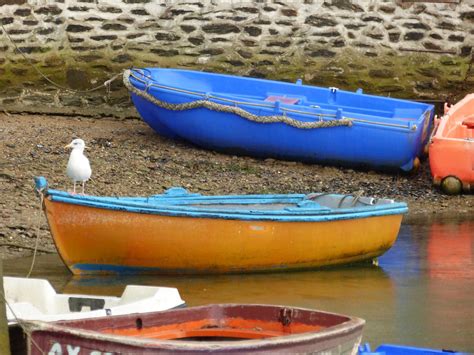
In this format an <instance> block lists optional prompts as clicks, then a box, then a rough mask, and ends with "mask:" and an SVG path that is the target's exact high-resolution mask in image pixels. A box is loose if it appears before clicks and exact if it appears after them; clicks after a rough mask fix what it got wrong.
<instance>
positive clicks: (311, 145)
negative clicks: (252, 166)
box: [123, 68, 434, 171]
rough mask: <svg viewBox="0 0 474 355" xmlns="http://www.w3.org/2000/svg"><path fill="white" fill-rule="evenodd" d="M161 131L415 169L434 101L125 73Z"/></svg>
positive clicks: (150, 71)
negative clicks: (431, 103) (429, 103)
mask: <svg viewBox="0 0 474 355" xmlns="http://www.w3.org/2000/svg"><path fill="white" fill-rule="evenodd" d="M123 80H124V83H125V86H126V87H127V88H128V90H129V91H130V94H131V96H132V100H133V102H134V104H135V107H136V108H137V110H138V112H139V113H140V115H141V117H142V118H143V120H144V121H145V122H146V123H148V124H149V125H150V126H151V127H152V128H153V129H154V130H155V131H156V132H157V133H158V134H160V135H162V136H165V137H169V138H173V139H182V140H185V141H188V142H191V143H193V144H195V145H198V146H201V147H204V148H207V149H213V150H218V151H223V152H229V153H232V154H239V155H249V156H256V157H261V158H268V157H272V158H277V159H284V160H299V161H304V162H314V163H320V164H330V165H342V166H355V167H368V168H376V169H402V170H405V171H409V170H412V169H413V168H416V167H417V165H418V164H419V157H420V156H421V155H423V153H424V148H425V145H426V144H427V142H428V138H429V131H430V129H431V125H432V118H433V111H434V107H433V106H432V105H428V104H424V103H419V102H411V101H407V100H400V99H393V98H386V97H379V96H372V95H366V94H363V93H362V90H361V89H359V90H357V91H356V92H355V93H354V92H348V91H343V90H339V89H337V88H328V89H326V88H319V87H313V86H307V85H303V84H302V83H301V81H300V80H298V81H297V82H296V83H295V84H294V83H286V82H278V81H271V80H262V79H255V78H246V77H238V76H231V75H222V74H215V73H206V72H199V71H191V70H180V69H163V68H145V69H131V70H127V71H126V72H125V73H124V77H123Z"/></svg>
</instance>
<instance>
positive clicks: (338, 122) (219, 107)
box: [123, 70, 352, 129]
mask: <svg viewBox="0 0 474 355" xmlns="http://www.w3.org/2000/svg"><path fill="white" fill-rule="evenodd" d="M130 76H133V75H132V73H131V70H125V71H124V73H123V83H124V85H125V87H126V88H127V89H128V90H129V91H130V92H131V93H133V94H135V95H137V96H140V97H142V98H144V99H145V100H147V101H149V102H151V103H153V104H154V105H156V106H158V107H161V108H164V109H167V110H171V111H185V110H191V109H195V108H201V107H203V108H207V109H209V110H212V111H216V112H226V113H233V114H236V115H238V116H240V117H242V118H245V119H247V120H249V121H252V122H258V123H285V124H287V125H289V126H292V127H296V128H301V129H313V128H330V127H339V126H349V127H350V126H351V125H352V120H351V119H349V118H342V119H332V120H328V121H323V120H322V119H321V118H322V117H321V116H322V115H318V114H317V115H316V116H318V117H320V120H319V121H309V122H305V121H300V120H296V119H293V118H291V117H288V116H285V115H269V116H259V115H254V114H252V113H250V112H248V111H246V110H244V109H242V108H240V107H237V106H230V105H224V104H220V103H217V102H213V101H210V100H209V98H210V97H206V99H199V100H195V101H191V102H186V103H182V104H173V103H170V102H166V101H163V100H160V99H158V98H156V97H154V96H152V95H151V94H149V93H148V92H146V91H143V90H140V89H138V88H136V87H135V86H134V85H132V83H131V82H130ZM133 77H134V78H136V77H135V76H133ZM136 79H138V78H136ZM150 86H154V84H150V85H147V86H146V87H147V89H148V87H150ZM160 87H161V88H165V89H167V90H172V91H182V90H179V89H175V88H173V87H166V86H163V85H160ZM189 93H192V94H195V95H198V96H205V95H203V94H201V93H197V92H196V93H194V92H189ZM212 98H214V99H217V100H222V99H221V98H219V97H215V96H213V97H212ZM222 101H224V100H222ZM225 101H230V102H233V103H234V104H238V103H240V102H236V101H233V100H227V99H225ZM244 104H249V105H252V104H251V103H244ZM266 107H267V106H266ZM270 107H271V106H270ZM293 112H294V111H293ZM300 113H302V114H307V115H308V114H309V113H307V112H304V111H301V112H300ZM334 116H335V115H334Z"/></svg>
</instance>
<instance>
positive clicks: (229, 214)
mask: <svg viewBox="0 0 474 355" xmlns="http://www.w3.org/2000/svg"><path fill="white" fill-rule="evenodd" d="M36 182H37V183H36V185H37V186H36V187H37V188H38V189H41V188H43V189H44V188H45V186H47V181H46V179H44V178H37V180H36ZM176 190H179V191H180V193H179V194H178V196H177V194H176ZM46 195H47V196H48V197H49V198H50V199H51V200H52V201H55V202H61V203H68V204H73V205H78V206H86V207H93V208H100V209H107V210H114V211H124V212H132V213H143V214H151V215H163V216H174V217H193V218H218V219H237V220H248V221H256V220H260V221H280V222H305V221H307V222H320V221H335V220H345V219H354V218H366V217H376V216H386V215H397V214H403V213H406V212H407V211H408V207H407V205H406V204H405V203H397V202H393V203H385V204H380V205H366V206H360V207H350V208H329V207H326V206H321V205H320V204H318V203H316V202H314V201H310V200H307V199H305V197H306V195H303V194H287V195H285V194H277V195H271V194H268V195H227V196H201V195H199V194H187V193H186V192H185V190H183V189H181V190H180V189H179V188H173V189H170V190H167V192H166V193H165V194H163V195H154V196H150V197H145V198H139V197H137V198H133V197H131V198H122V197H99V196H81V195H72V194H69V193H65V192H63V191H57V190H49V189H48V190H46ZM331 196H334V197H336V198H338V199H341V200H342V199H343V198H344V196H345V195H331ZM209 205H212V207H210V206H209ZM255 205H258V206H260V208H255V209H252V206H255ZM272 205H273V206H274V205H282V206H279V207H275V206H274V207H273V208H271V209H270V208H268V209H265V208H261V207H262V206H268V207H272ZM246 206H248V207H246Z"/></svg>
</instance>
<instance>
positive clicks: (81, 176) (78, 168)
mask: <svg viewBox="0 0 474 355" xmlns="http://www.w3.org/2000/svg"><path fill="white" fill-rule="evenodd" d="M64 148H72V152H71V155H70V156H69V161H68V162H67V168H66V173H67V176H69V177H70V178H71V180H72V181H73V183H74V191H73V193H74V194H75V193H76V182H82V194H84V184H85V183H86V181H87V180H89V178H90V177H91V174H92V170H91V166H90V164H89V159H87V157H86V156H85V155H84V148H86V143H85V142H84V141H83V140H82V139H79V138H78V139H74V140H73V141H72V142H71V143H69V144H68V145H66V146H65V147H64Z"/></svg>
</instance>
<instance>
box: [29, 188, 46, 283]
mask: <svg viewBox="0 0 474 355" xmlns="http://www.w3.org/2000/svg"><path fill="white" fill-rule="evenodd" d="M43 190H44V189H36V192H37V193H38V195H39V198H40V215H41V211H42V209H43V201H44V195H43ZM40 223H41V219H40V218H37V223H36V242H35V249H34V251H33V260H31V266H30V271H28V274H27V275H26V278H29V277H30V275H31V272H32V271H33V267H34V266H35V261H36V254H37V253H38V245H39V239H40Z"/></svg>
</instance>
